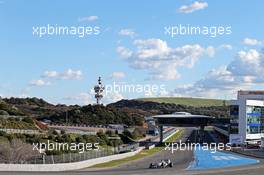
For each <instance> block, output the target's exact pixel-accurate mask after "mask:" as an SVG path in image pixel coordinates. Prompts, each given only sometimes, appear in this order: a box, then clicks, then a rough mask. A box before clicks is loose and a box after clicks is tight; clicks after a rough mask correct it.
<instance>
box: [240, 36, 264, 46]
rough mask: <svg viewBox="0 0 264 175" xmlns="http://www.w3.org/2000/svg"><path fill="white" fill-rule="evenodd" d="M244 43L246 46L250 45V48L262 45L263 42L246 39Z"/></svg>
mask: <svg viewBox="0 0 264 175" xmlns="http://www.w3.org/2000/svg"><path fill="white" fill-rule="evenodd" d="M242 43H243V44H245V45H250V46H255V45H261V44H262V42H261V41H258V40H256V39H254V38H245V39H244V40H243V42H242Z"/></svg>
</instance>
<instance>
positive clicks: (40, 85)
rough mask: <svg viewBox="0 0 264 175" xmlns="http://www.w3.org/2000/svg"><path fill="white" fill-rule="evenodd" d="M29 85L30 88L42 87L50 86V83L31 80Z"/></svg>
mask: <svg viewBox="0 0 264 175" xmlns="http://www.w3.org/2000/svg"><path fill="white" fill-rule="evenodd" d="M29 85H30V86H39V87H42V86H48V85H50V82H46V81H44V80H41V79H39V80H32V81H31V82H29Z"/></svg>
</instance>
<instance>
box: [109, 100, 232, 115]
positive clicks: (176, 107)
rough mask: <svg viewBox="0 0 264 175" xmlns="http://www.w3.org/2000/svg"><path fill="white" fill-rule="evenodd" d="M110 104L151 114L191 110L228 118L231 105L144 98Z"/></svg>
mask: <svg viewBox="0 0 264 175" xmlns="http://www.w3.org/2000/svg"><path fill="white" fill-rule="evenodd" d="M108 106H111V107H114V108H120V109H122V108H129V109H135V110H142V111H145V112H148V113H151V114H171V113H173V112H183V111H184V112H189V113H191V114H197V115H208V116H213V117H216V118H228V117H229V107H228V106H227V105H221V106H187V105H182V104H174V103H157V102H151V101H143V100H120V101H118V102H116V103H112V104H109V105H108Z"/></svg>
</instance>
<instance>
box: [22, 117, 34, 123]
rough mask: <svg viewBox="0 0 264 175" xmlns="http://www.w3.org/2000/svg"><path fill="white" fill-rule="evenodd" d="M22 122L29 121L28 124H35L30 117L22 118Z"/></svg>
mask: <svg viewBox="0 0 264 175" xmlns="http://www.w3.org/2000/svg"><path fill="white" fill-rule="evenodd" d="M22 121H23V122H26V123H29V124H35V123H34V121H33V119H32V118H31V117H25V118H23V119H22Z"/></svg>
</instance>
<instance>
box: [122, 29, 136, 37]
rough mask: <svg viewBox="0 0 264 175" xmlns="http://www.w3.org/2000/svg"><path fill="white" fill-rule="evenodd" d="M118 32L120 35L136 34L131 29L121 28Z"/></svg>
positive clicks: (131, 35)
mask: <svg viewBox="0 0 264 175" xmlns="http://www.w3.org/2000/svg"><path fill="white" fill-rule="evenodd" d="M118 34H119V35H121V36H130V37H133V36H135V35H136V33H135V32H134V31H133V30H132V29H121V30H120V31H119V33H118Z"/></svg>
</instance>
